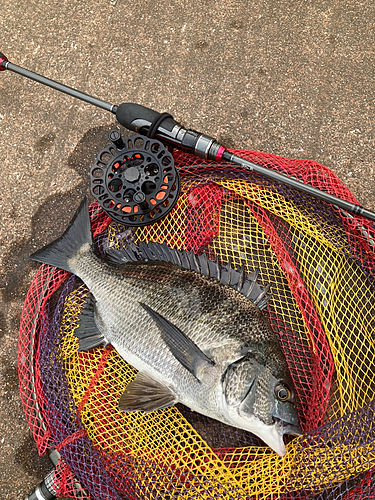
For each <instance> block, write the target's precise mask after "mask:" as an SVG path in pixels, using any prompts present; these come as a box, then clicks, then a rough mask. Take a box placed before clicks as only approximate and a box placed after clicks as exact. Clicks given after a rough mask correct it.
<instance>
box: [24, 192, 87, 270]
mask: <svg viewBox="0 0 375 500" xmlns="http://www.w3.org/2000/svg"><path fill="white" fill-rule="evenodd" d="M85 243H88V244H89V245H92V234H91V224H90V215H89V210H88V201H87V197H85V198H84V200H83V201H82V203H81V204H80V206H79V208H78V210H77V212H76V213H75V215H74V217H73V219H72V220H71V222H70V224H69V227H68V229H67V230H66V231H65V233H64V234H63V235H62V236H60V238H58V239H57V240H55V241H53V242H52V243H50V244H49V245H47V246H45V247H44V248H42V249H41V250H38V251H37V252H35V253H33V254H32V255H30V258H31V259H33V260H36V261H37V262H42V263H44V264H50V265H51V266H55V267H59V268H60V269H64V270H65V271H69V272H73V271H72V269H70V268H69V264H68V261H69V259H71V258H72V257H73V256H74V255H75V254H76V253H77V252H78V251H79V249H80V248H81V247H82V245H84V244H85Z"/></svg>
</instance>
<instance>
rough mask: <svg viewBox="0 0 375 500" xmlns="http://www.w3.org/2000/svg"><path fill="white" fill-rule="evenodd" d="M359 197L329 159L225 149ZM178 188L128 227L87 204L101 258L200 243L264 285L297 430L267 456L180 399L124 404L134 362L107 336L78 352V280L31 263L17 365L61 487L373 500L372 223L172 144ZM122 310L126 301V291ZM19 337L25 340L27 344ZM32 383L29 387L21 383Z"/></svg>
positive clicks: (63, 491)
mask: <svg viewBox="0 0 375 500" xmlns="http://www.w3.org/2000/svg"><path fill="white" fill-rule="evenodd" d="M236 153H237V154H240V155H241V156H243V157H245V158H246V159H248V160H250V161H253V162H256V163H259V164H261V165H264V166H267V167H268V168H273V169H275V170H277V171H279V172H282V173H286V174H288V175H293V176H295V177H296V178H297V179H302V180H303V181H304V182H307V183H311V184H312V185H313V186H315V187H317V188H319V189H322V190H325V191H327V192H329V193H331V194H334V195H336V196H340V197H342V198H343V199H347V200H348V201H351V202H356V200H355V199H354V197H353V195H352V194H351V193H350V191H349V190H348V189H347V188H346V187H345V186H344V185H343V184H342V183H341V182H340V181H339V179H338V178H337V177H336V176H335V175H334V174H333V173H332V172H331V171H330V170H329V169H327V168H326V167H324V166H322V165H319V164H317V163H315V162H312V161H309V160H290V159H285V158H281V157H277V156H274V155H270V154H266V153H257V152H252V151H236ZM175 161H176V164H177V167H178V168H179V171H180V175H181V196H180V198H179V200H178V203H177V205H176V206H175V207H174V209H173V210H172V211H171V212H170V213H169V214H168V215H167V216H166V217H165V218H164V219H163V220H161V221H159V222H158V223H156V224H154V225H152V226H146V227H143V228H139V229H135V228H133V229H128V228H125V227H124V226H121V225H118V224H116V223H113V222H111V221H110V219H108V218H107V217H106V215H105V213H103V212H102V211H101V210H100V209H99V207H98V205H96V204H93V205H92V206H91V207H90V214H91V221H92V229H93V234H94V237H95V240H96V244H97V245H98V248H99V249H100V251H101V252H102V254H103V255H104V254H105V253H106V250H107V249H108V248H117V249H119V248H121V247H123V246H125V245H126V244H127V242H129V241H133V242H134V243H136V244H138V243H139V242H141V241H146V242H148V241H155V242H159V243H163V242H165V243H167V244H168V246H170V247H171V248H176V249H184V250H186V251H189V252H190V251H192V252H194V253H199V252H205V253H206V254H207V255H208V257H209V258H210V259H214V258H216V257H218V258H219V260H220V261H221V262H224V263H226V262H228V260H229V259H230V260H231V262H232V263H233V264H234V265H235V266H236V267H240V266H241V265H242V264H243V265H244V266H245V270H246V271H247V272H251V271H252V270H253V269H254V268H257V267H258V268H259V271H260V272H259V278H258V281H259V282H260V283H262V284H266V283H270V284H271V291H272V297H271V299H270V301H269V303H268V306H267V308H266V309H265V310H264V311H263V314H265V315H266V317H267V318H268V319H269V321H270V323H271V325H272V328H273V329H274V331H275V332H277V334H278V335H279V337H280V342H281V345H282V348H283V352H284V354H285V357H286V360H287V363H288V367H289V370H290V373H291V376H292V379H293V383H294V387H295V391H296V396H297V409H298V414H299V420H300V423H301V426H302V428H303V430H304V436H302V437H297V438H290V439H289V442H288V443H287V454H286V455H285V456H284V457H279V456H278V455H277V454H276V453H274V452H273V451H272V450H270V448H268V447H267V446H266V445H264V443H263V442H262V441H260V440H259V439H258V438H256V437H255V436H253V435H252V434H250V433H247V432H245V431H241V430H240V429H236V428H234V427H230V426H226V425H225V424H222V423H220V422H218V421H216V420H212V419H209V418H208V417H204V416H203V415H200V414H199V413H196V412H191V411H190V410H189V409H188V408H187V407H184V406H183V405H177V406H172V407H169V408H165V409H163V410H159V411H157V412H152V413H150V414H146V415H143V414H140V413H139V412H136V413H129V414H124V413H122V412H120V411H119V410H118V400H119V398H120V396H121V394H122V393H123V391H124V389H125V387H126V385H127V384H128V383H129V382H130V381H131V380H133V379H134V377H135V374H136V372H135V370H134V369H133V368H132V367H131V366H130V365H128V364H127V363H126V362H125V361H124V360H123V359H122V358H121V357H120V356H119V355H118V354H117V352H116V351H115V350H114V349H113V348H112V347H111V346H108V347H106V348H102V347H99V348H97V349H94V350H91V351H85V352H78V351H77V346H78V339H77V338H76V337H75V335H74V331H75V330H76V328H77V327H78V326H79V313H80V311H81V309H82V307H83V305H84V304H85V299H86V297H87V294H88V290H87V288H86V287H85V285H83V284H82V282H81V281H80V280H79V279H78V278H76V277H75V276H71V275H69V274H68V273H66V272H65V271H61V270H58V269H55V268H52V267H50V266H46V265H42V266H41V267H40V269H39V271H38V273H37V275H36V277H35V278H34V281H33V283H32V285H31V287H30V290H29V293H28V296H27V298H26V301H25V306H24V310H23V315H22V321H21V331H20V348H19V370H20V388H21V395H22V400H23V405H24V410H25V414H26V417H27V419H28V422H29V425H30V428H31V430H32V432H33V434H34V438H35V440H36V443H37V446H38V450H39V453H40V454H43V453H45V452H46V450H47V449H48V448H50V447H56V448H57V449H58V450H59V452H60V454H61V457H62V460H61V462H60V463H59V465H58V467H57V469H56V472H55V476H56V481H57V482H58V484H60V489H59V495H64V496H72V497H73V496H74V497H75V498H80V495H81V497H82V498H87V496H85V493H84V492H82V493H81V494H80V493H79V492H78V491H77V484H74V476H75V477H76V478H77V479H78V480H79V481H80V482H81V484H82V485H83V486H84V487H85V488H86V489H87V491H88V497H89V498H94V499H112V498H113V499H137V498H141V499H174V498H186V499H208V498H225V499H247V500H252V499H254V500H255V499H266V498H272V499H276V498H280V499H285V500H287V499H306V498H314V499H335V500H336V499H345V500H352V499H356V498H358V499H370V498H374V497H375V492H374V485H373V483H374V471H375V431H374V424H373V422H374V416H375V415H374V413H375V394H374V392H375V359H374V356H373V352H374V331H375V314H374V313H375V300H374V299H375V293H374V280H375V251H374V249H375V235H374V229H373V227H372V224H371V222H370V221H366V220H364V219H362V218H357V217H354V216H351V215H348V214H345V213H343V212H342V211H339V210H337V209H335V208H334V207H331V206H329V205H327V204H326V203H324V202H323V201H320V200H317V199H315V198H312V197H310V196H308V195H306V194H303V193H301V192H298V191H296V190H294V189H292V188H289V187H287V186H285V185H278V184H276V183H274V182H273V181H271V180H269V179H264V178H262V177H261V176H259V175H257V174H252V173H250V172H244V171H242V170H241V169H240V168H234V167H233V166H228V167H224V168H223V167H222V165H221V166H220V168H219V167H218V166H216V165H215V164H214V163H210V162H204V161H202V160H198V159H197V158H194V157H192V156H189V155H185V154H182V153H177V154H176V155H175ZM124 307H126V304H124ZM30 340H31V342H30ZM31 382H32V384H34V383H35V385H36V388H37V398H36V400H35V398H34V397H33V394H32V391H31V389H30V387H31Z"/></svg>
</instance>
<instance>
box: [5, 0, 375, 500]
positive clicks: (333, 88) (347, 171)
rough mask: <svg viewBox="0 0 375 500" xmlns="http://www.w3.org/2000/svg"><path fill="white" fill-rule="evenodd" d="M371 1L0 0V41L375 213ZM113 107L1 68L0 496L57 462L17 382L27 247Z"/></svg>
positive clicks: (78, 194) (13, 57)
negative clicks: (33, 430)
mask: <svg viewBox="0 0 375 500" xmlns="http://www.w3.org/2000/svg"><path fill="white" fill-rule="evenodd" d="M374 24H375V3H374V2H373V0H356V1H354V0H321V1H319V2H317V1H314V0H277V1H276V0H264V1H255V0H247V1H245V0H237V1H234V0H232V1H231V0H221V1H215V0H189V1H188V0H180V1H177V0H164V1H161V0H150V1H146V0H134V1H133V2H130V1H127V0H90V2H88V1H87V2H85V1H81V2H78V1H76V0H61V1H59V2H57V1H53V0H0V51H1V52H3V53H4V54H5V55H7V56H8V58H9V60H10V61H11V62H13V63H15V64H17V65H20V66H23V67H25V68H28V69H31V70H34V71H36V72H37V73H40V74H42V75H45V76H47V77H50V78H53V79H56V80H58V81H60V82H62V83H65V84H66V85H69V86H71V87H75V88H77V89H80V90H82V91H84V92H86V93H89V94H92V95H94V96H97V97H100V98H102V99H103V100H106V101H109V102H111V103H114V104H120V103H121V102H135V103H140V104H143V105H145V106H148V107H151V108H154V109H156V110H158V111H168V112H170V113H171V114H173V116H174V117H175V118H176V119H178V120H179V121H181V122H183V123H184V124H185V125H187V126H188V127H190V128H195V129H196V130H199V131H202V132H205V133H207V134H209V135H212V136H214V137H217V138H218V139H219V140H220V141H222V142H223V143H224V144H225V145H226V146H228V147H238V148H243V149H246V148H247V149H256V150H261V151H267V152H270V153H275V154H278V155H282V156H286V157H293V158H310V159H313V160H316V161H318V162H320V163H323V164H324V165H326V166H328V167H330V168H331V169H332V170H333V171H334V172H336V173H337V174H338V176H339V177H340V178H341V179H342V180H343V181H344V182H345V183H346V184H347V185H348V187H349V188H350V189H351V190H352V192H353V193H354V194H355V195H356V197H357V198H358V200H359V201H360V203H361V204H362V205H364V206H365V207H367V208H369V209H371V210H373V211H374V210H375V183H374V180H375V170H374V169H375V150H374V129H373V122H374V87H375V86H374V62H375V61H374V50H375V45H374V37H375V26H374ZM112 127H114V128H116V122H115V118H114V116H113V115H112V114H110V113H108V112H105V111H102V110H100V109H98V108H95V107H93V106H90V105H88V104H84V103H82V102H80V101H77V100H75V99H73V98H70V97H68V96H65V95H63V94H60V93H57V92H56V91H53V90H51V89H48V88H46V87H42V86H41V85H39V84H37V83H34V82H31V81H30V80H27V79H25V78H22V77H20V76H18V75H15V74H13V73H11V72H9V71H5V72H1V73H0V132H1V144H0V158H1V160H0V163H1V176H0V191H1V198H0V209H1V222H0V241H1V248H0V259H1V266H0V289H1V294H2V297H1V300H2V301H1V304H0V401H1V406H0V416H1V418H0V498H2V499H9V500H14V499H22V498H23V497H24V496H25V494H26V493H27V492H28V491H29V490H30V489H31V488H32V487H33V486H34V485H36V484H37V483H38V482H39V481H40V480H41V479H42V477H43V476H44V475H45V473H46V472H48V470H49V469H50V463H49V460H48V459H47V458H39V457H38V455H37V452H36V447H35V445H34V443H33V441H32V439H31V437H30V434H29V432H28V428H27V424H26V421H25V418H24V414H23V410H22V406H21V402H20V397H19V391H18V378H17V339H18V328H19V320H20V314H21V308H22V304H23V301H24V298H25V294H26V292H27V290H28V287H29V285H30V282H31V279H32V277H33V275H34V274H35V270H36V267H37V266H36V265H34V264H33V263H31V262H30V261H29V259H28V256H29V254H30V253H32V252H33V251H35V250H36V249H38V248H40V247H41V246H43V245H44V244H46V243H47V242H49V241H51V240H52V239H54V238H55V237H57V236H58V235H60V234H61V231H62V230H63V229H64V228H65V227H66V225H67V223H68V221H69V220H70V218H71V216H72V214H73V212H74V210H75V209H76V207H77V206H78V204H79V202H80V200H81V199H82V197H83V195H84V193H87V192H88V175H87V174H88V172H89V169H90V166H91V164H92V163H93V161H94V159H95V156H96V153H97V152H98V151H100V150H101V149H102V148H103V147H104V146H106V145H107V144H108V131H109V130H111V129H112Z"/></svg>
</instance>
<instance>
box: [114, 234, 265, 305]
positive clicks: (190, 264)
mask: <svg viewBox="0 0 375 500" xmlns="http://www.w3.org/2000/svg"><path fill="white" fill-rule="evenodd" d="M108 257H109V260H111V261H112V262H114V263H115V264H126V263H129V262H145V261H161V262H169V263H171V264H174V265H177V266H179V267H181V268H182V269H186V270H187V271H194V272H196V273H199V274H201V275H202V276H206V277H207V278H212V279H215V280H217V281H220V282H221V283H222V284H223V285H227V286H230V287H231V288H233V289H234V290H236V291H237V292H239V293H241V294H242V295H244V296H245V297H246V298H248V299H249V300H251V302H253V303H254V304H255V305H257V306H258V307H259V309H261V310H262V309H264V308H265V307H266V305H267V302H268V301H269V299H270V296H267V297H266V294H267V293H268V292H269V289H270V285H267V286H266V287H263V286H261V285H259V284H258V283H257V278H258V274H259V269H255V270H254V271H253V272H252V273H251V274H246V273H245V271H244V266H243V265H242V266H241V267H240V268H239V269H235V268H234V266H233V265H232V263H231V260H230V259H228V262H227V263H226V264H221V263H219V260H218V258H217V257H216V259H215V260H210V259H208V258H207V255H206V254H205V253H202V254H200V255H195V254H194V253H193V252H186V251H185V250H177V249H175V248H169V246H168V245H167V244H166V243H161V244H160V243H156V242H154V241H151V242H149V243H146V242H144V241H142V242H140V243H139V245H138V246H137V245H135V243H133V242H130V243H128V244H127V245H126V247H125V248H122V249H120V250H115V249H111V250H109V251H108Z"/></svg>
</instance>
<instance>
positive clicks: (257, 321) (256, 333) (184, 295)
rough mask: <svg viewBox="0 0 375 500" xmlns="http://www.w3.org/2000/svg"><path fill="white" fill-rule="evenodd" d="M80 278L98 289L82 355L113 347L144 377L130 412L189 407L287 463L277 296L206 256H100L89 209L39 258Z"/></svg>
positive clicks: (147, 249)
mask: <svg viewBox="0 0 375 500" xmlns="http://www.w3.org/2000/svg"><path fill="white" fill-rule="evenodd" d="M31 257H32V258H33V259H34V260H37V261H39V262H44V263H47V264H51V265H55V266H58V267H60V268H62V269H65V270H67V271H69V272H72V273H74V274H76V275H77V276H78V277H80V278H81V279H82V280H83V282H84V283H85V285H86V286H87V288H88V289H89V292H90V293H89V294H88V298H87V300H86V304H85V305H84V307H83V309H82V312H81V315H80V319H79V326H78V328H77V329H76V330H75V335H76V336H77V337H78V339H79V349H80V350H89V349H93V348H96V347H97V346H99V345H106V344H108V343H109V344H112V345H113V346H114V347H115V349H116V350H117V351H118V353H119V354H120V355H121V356H122V357H123V358H124V359H125V360H126V361H127V362H128V363H130V364H131V365H132V366H134V367H135V368H136V369H137V370H138V374H137V375H136V377H135V379H134V380H133V381H132V382H130V383H129V384H128V385H127V387H126V388H125V391H124V393H123V395H122V396H121V398H120V402H119V408H120V409H121V410H123V411H126V412H131V411H143V412H150V411H154V410H158V409H161V408H164V407H166V406H170V405H172V404H175V403H177V402H180V403H183V404H185V405H186V406H188V407H190V408H191V409H192V410H194V411H197V412H200V413H202V414H204V415H206V416H208V417H211V418H214V419H217V420H220V421H221V422H223V423H225V424H228V425H232V426H235V427H238V428H241V429H245V430H247V431H249V432H253V433H254V434H256V435H257V436H258V437H260V438H261V439H263V440H264V441H265V442H266V443H267V444H268V445H269V446H271V448H273V449H274V450H275V451H276V452H277V453H278V454H280V455H284V454H285V452H286V449H285V445H284V442H283V435H284V434H300V433H301V431H300V427H299V424H298V417H297V414H296V410H295V404H294V403H295V402H294V392H293V387H292V381H291V377H290V374H289V372H288V368H287V364H286V361H285V358H284V355H283V353H282V350H281V346H280V342H279V339H278V337H277V335H276V334H275V333H274V332H273V330H272V329H271V326H270V324H269V322H268V320H267V319H266V318H265V316H264V315H263V314H262V312H261V308H262V309H263V308H264V307H265V306H266V304H267V300H268V297H267V296H266V294H267V291H268V287H262V286H261V285H259V284H258V283H257V275H258V271H255V272H254V273H252V274H251V275H248V274H245V273H244V271H243V268H241V269H239V270H236V269H234V268H233V267H232V265H231V263H230V262H228V263H226V264H225V265H224V264H220V263H219V262H218V261H217V260H216V261H212V260H208V259H207V256H206V255H205V254H200V255H194V254H193V253H191V252H190V253H188V252H184V251H181V250H174V249H170V248H169V247H167V246H166V245H165V244H162V245H160V244H157V243H149V244H146V243H141V244H140V245H139V246H136V245H134V244H133V243H129V244H128V245H127V247H126V248H124V249H122V250H120V251H116V250H113V249H112V250H109V251H108V259H107V260H104V259H102V258H101V257H99V256H98V253H97V252H96V249H95V246H94V244H93V240H92V235H91V226H90V219H89V215H88V206H87V200H84V201H83V203H82V204H81V206H80V208H79V209H78V211H77V213H76V215H75V216H74V218H73V220H72V222H71V224H70V226H69V227H68V229H67V230H66V231H65V233H64V234H63V235H62V236H61V237H60V238H59V239H58V240H56V241H55V242H52V243H51V244H49V245H47V247H45V248H44V249H42V250H39V251H38V252H36V253H35V254H33V255H32V256H31Z"/></svg>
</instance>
